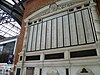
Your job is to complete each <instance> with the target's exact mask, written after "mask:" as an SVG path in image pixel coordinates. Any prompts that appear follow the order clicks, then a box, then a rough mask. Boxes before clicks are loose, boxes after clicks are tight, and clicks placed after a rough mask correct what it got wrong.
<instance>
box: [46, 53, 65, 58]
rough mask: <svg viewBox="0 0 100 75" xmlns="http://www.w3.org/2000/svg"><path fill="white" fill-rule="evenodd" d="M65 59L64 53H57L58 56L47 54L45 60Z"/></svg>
mask: <svg viewBox="0 0 100 75" xmlns="http://www.w3.org/2000/svg"><path fill="white" fill-rule="evenodd" d="M62 58H64V53H56V54H46V55H45V59H46V60H48V59H62Z"/></svg>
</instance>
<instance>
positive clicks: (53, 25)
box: [52, 19, 56, 48]
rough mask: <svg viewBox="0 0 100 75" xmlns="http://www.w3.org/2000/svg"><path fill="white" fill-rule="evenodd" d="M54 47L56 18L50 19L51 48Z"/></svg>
mask: <svg viewBox="0 0 100 75" xmlns="http://www.w3.org/2000/svg"><path fill="white" fill-rule="evenodd" d="M55 47H56V19H53V20H52V48H55Z"/></svg>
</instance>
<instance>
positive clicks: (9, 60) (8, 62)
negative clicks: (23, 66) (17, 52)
mask: <svg viewBox="0 0 100 75" xmlns="http://www.w3.org/2000/svg"><path fill="white" fill-rule="evenodd" d="M13 58H14V55H13V54H9V55H8V61H7V64H13Z"/></svg>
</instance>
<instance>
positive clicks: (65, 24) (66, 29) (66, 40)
mask: <svg viewBox="0 0 100 75" xmlns="http://www.w3.org/2000/svg"><path fill="white" fill-rule="evenodd" d="M63 27H64V46H69V45H70V38H69V24H68V15H65V16H63Z"/></svg>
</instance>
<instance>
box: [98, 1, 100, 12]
mask: <svg viewBox="0 0 100 75" xmlns="http://www.w3.org/2000/svg"><path fill="white" fill-rule="evenodd" d="M97 7H98V10H99V14H100V0H97Z"/></svg>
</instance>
